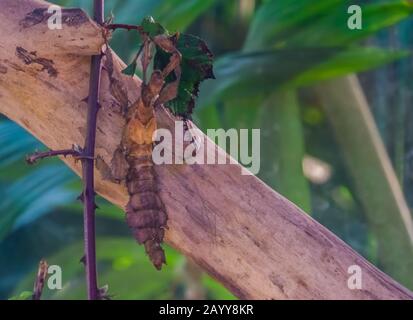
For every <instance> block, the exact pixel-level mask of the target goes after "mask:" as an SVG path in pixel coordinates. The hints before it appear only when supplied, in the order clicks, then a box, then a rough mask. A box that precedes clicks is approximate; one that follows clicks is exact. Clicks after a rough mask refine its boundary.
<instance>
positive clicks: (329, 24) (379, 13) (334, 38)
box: [285, 0, 413, 46]
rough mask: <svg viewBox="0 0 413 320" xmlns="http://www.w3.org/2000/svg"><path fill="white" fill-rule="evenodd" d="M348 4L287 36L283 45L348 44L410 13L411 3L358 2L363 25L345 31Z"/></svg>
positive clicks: (412, 9) (412, 8)
mask: <svg viewBox="0 0 413 320" xmlns="http://www.w3.org/2000/svg"><path fill="white" fill-rule="evenodd" d="M348 5H349V4H348V3H347V4H341V5H339V6H338V7H337V8H336V9H335V10H333V11H332V12H330V13H329V14H328V15H325V16H324V17H321V18H319V19H316V20H315V21H314V24H312V25H311V26H309V27H308V28H303V29H301V30H300V32H297V33H295V34H294V35H292V36H291V37H289V38H288V39H287V40H286V42H285V45H286V46H302V45H308V46H312V45H323V46H341V45H350V44H353V43H355V42H357V41H359V40H362V39H364V38H366V37H368V36H370V35H372V34H374V33H376V32H377V31H379V30H382V29H384V28H387V27H389V26H392V25H394V24H396V23H398V22H400V21H402V20H403V19H406V18H408V17H409V16H410V15H411V14H412V13H413V3H411V2H409V1H404V0H397V1H387V2H382V3H374V4H370V5H362V6H361V7H362V10H363V20H362V21H363V28H362V29H361V30H349V29H348V27H347V19H348V17H349V15H348V14H347V8H348Z"/></svg>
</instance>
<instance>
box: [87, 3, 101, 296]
mask: <svg viewBox="0 0 413 320" xmlns="http://www.w3.org/2000/svg"><path fill="white" fill-rule="evenodd" d="M94 19H95V21H96V22H97V23H98V24H101V25H103V23H104V21H103V19H104V0H94ZM101 70H102V54H100V55H95V56H92V61H91V69H90V81H89V97H88V112H87V124H86V141H85V147H84V150H83V152H84V155H85V156H86V158H85V159H83V162H82V164H83V168H82V169H83V170H82V177H83V184H84V188H83V201H84V204H83V219H84V245H85V258H86V259H85V260H86V261H85V262H86V266H85V267H86V281H87V294H88V299H89V300H97V299H99V298H100V297H99V290H98V285H97V272H96V243H95V241H96V239H95V208H96V207H95V185H94V172H93V170H94V160H93V159H94V156H95V141H96V122H97V113H98V110H99V101H98V99H99V89H100V76H101Z"/></svg>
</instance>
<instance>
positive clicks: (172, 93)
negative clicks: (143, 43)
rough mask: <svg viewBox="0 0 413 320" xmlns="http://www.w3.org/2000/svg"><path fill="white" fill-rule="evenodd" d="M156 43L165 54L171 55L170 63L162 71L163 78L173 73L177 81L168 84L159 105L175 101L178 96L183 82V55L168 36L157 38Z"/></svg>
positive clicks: (162, 92)
mask: <svg viewBox="0 0 413 320" xmlns="http://www.w3.org/2000/svg"><path fill="white" fill-rule="evenodd" d="M153 41H154V43H155V44H156V45H157V46H158V47H160V48H161V49H162V50H164V51H165V52H168V53H170V54H171V57H170V59H169V63H168V64H167V65H166V67H165V68H164V69H163V70H162V77H163V78H164V79H165V78H166V77H167V76H168V75H169V74H170V73H171V72H174V73H175V81H173V82H171V83H169V84H167V85H166V86H165V88H163V89H162V91H161V92H160V94H159V99H158V103H160V104H164V103H166V102H168V101H170V100H173V99H175V97H176V96H177V94H178V87H179V82H180V80H181V73H182V72H181V62H182V55H181V53H180V52H179V50H178V49H176V47H175V44H174V43H173V41H172V39H171V38H169V37H166V36H156V37H154V39H153Z"/></svg>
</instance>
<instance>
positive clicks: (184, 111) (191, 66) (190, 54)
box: [154, 34, 215, 117]
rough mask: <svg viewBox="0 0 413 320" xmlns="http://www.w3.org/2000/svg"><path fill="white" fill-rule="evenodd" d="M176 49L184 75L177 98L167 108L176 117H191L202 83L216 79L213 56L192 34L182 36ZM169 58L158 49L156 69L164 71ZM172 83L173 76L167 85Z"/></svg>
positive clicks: (202, 42) (179, 37) (168, 55)
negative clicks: (180, 58) (179, 55)
mask: <svg viewBox="0 0 413 320" xmlns="http://www.w3.org/2000/svg"><path fill="white" fill-rule="evenodd" d="M176 48H177V49H178V50H179V52H180V53H181V54H182V62H181V68H182V75H181V79H180V82H179V88H178V95H177V97H176V98H175V99H173V100H171V101H169V102H167V103H166V106H167V107H168V108H169V109H171V111H172V112H173V113H174V114H176V115H181V116H184V117H189V116H190V115H191V114H192V112H193V108H194V107H195V99H196V98H197V97H198V93H199V85H200V83H201V82H202V81H204V80H206V79H214V78H215V76H214V73H213V54H212V52H211V51H210V50H209V48H208V46H207V44H206V43H205V42H204V41H203V40H202V39H200V38H198V37H196V36H194V35H190V34H180V35H179V36H178V39H177V40H176ZM169 57H170V54H168V53H165V52H164V51H163V50H161V49H158V50H157V53H156V55H155V62H154V66H155V68H157V69H160V70H162V69H164V68H165V66H166V65H167V64H168V62H169ZM172 81H175V76H174V75H173V74H171V75H170V77H168V79H167V83H168V82H172Z"/></svg>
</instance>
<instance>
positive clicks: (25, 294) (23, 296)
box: [9, 291, 33, 300]
mask: <svg viewBox="0 0 413 320" xmlns="http://www.w3.org/2000/svg"><path fill="white" fill-rule="evenodd" d="M32 297H33V292H31V291H23V292H22V293H20V294H18V295H17V296H13V297H11V298H9V300H31V299H32Z"/></svg>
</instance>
